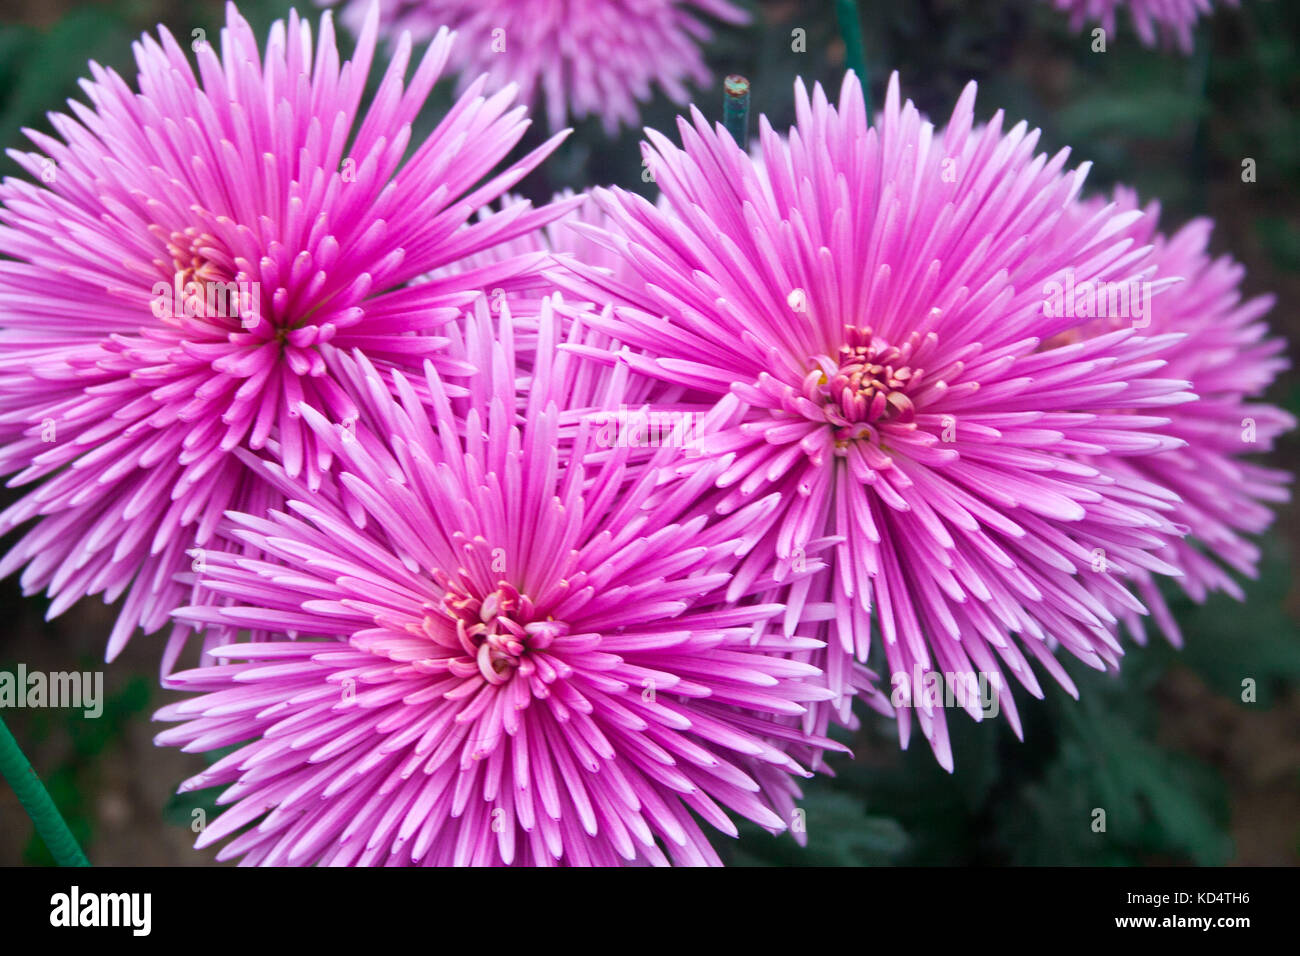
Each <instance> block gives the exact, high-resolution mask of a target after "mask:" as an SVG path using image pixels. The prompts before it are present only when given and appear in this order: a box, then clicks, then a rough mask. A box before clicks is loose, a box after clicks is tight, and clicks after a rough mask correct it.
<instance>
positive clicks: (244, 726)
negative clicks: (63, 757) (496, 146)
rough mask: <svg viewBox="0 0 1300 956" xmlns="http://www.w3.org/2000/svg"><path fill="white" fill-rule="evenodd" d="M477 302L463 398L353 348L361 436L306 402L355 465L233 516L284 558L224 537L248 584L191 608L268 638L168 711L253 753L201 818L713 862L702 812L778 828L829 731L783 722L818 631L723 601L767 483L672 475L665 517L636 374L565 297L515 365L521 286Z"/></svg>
mask: <svg viewBox="0 0 1300 956" xmlns="http://www.w3.org/2000/svg"><path fill="white" fill-rule="evenodd" d="M487 317H488V312H487V307H486V305H485V304H483V303H480V305H479V307H478V309H477V310H476V313H475V319H474V321H472V322H471V324H470V326H469V329H468V332H467V347H466V359H467V361H469V362H471V363H473V364H474V365H475V366H476V367H477V368H478V369H479V374H478V375H476V376H474V377H473V378H471V379H470V380H469V383H470V384H469V389H470V394H469V396H468V397H466V398H464V399H456V398H455V397H454V396H452V395H451V394H449V393H448V390H447V389H446V387H445V386H444V384H443V382H442V379H441V377H440V376H439V374H438V372H437V370H436V368H435V367H434V365H433V364H432V363H430V364H427V365H426V367H425V385H426V387H427V390H428V394H429V401H428V402H427V403H426V402H424V401H422V400H421V398H420V396H419V395H418V394H417V392H416V390H415V389H414V388H413V387H412V384H413V383H411V382H409V381H408V380H407V379H406V377H404V376H403V375H402V373H401V372H399V371H396V370H394V371H392V373H391V387H390V382H389V381H386V379H389V378H390V375H388V374H381V373H380V372H379V371H378V370H376V369H375V368H374V367H373V366H372V365H371V364H370V363H368V362H366V361H365V360H364V358H361V357H358V358H356V359H343V358H340V363H341V366H342V367H343V368H344V369H345V370H346V371H345V373H344V374H346V376H347V377H349V378H350V379H352V380H354V381H355V385H356V390H357V391H358V392H360V393H363V394H364V395H365V402H364V406H365V407H364V408H363V414H362V417H361V419H360V421H359V423H358V424H357V426H356V428H355V430H354V431H349V430H347V429H344V428H342V427H341V426H339V425H337V424H331V423H330V422H329V421H327V420H326V419H325V418H324V417H323V416H321V415H319V414H318V413H316V412H315V411H313V410H312V409H310V408H309V407H307V406H304V407H303V416H304V419H305V420H306V422H307V424H308V426H309V427H310V428H311V429H312V430H313V432H314V433H315V434H316V435H317V436H318V439H319V440H320V441H322V442H324V443H326V444H328V445H329V447H330V448H331V450H332V451H333V453H334V454H335V455H336V456H337V457H338V460H339V467H338V469H337V470H336V474H335V475H332V476H329V477H327V479H326V481H325V483H324V484H323V485H322V488H321V490H320V492H318V493H315V494H313V493H311V491H310V490H309V489H308V488H307V487H306V485H305V484H304V483H303V482H302V481H301V480H298V481H296V482H295V481H293V480H291V479H289V478H288V477H287V475H284V473H283V469H281V468H280V467H279V466H278V465H272V464H267V463H264V464H262V466H261V467H263V468H264V469H266V470H267V471H268V472H270V473H273V474H274V475H275V476H276V480H277V481H279V482H281V483H282V485H283V488H284V491H285V493H286V496H287V498H288V499H289V506H288V508H287V509H286V510H284V511H272V512H271V513H270V514H269V515H265V516H262V515H247V514H235V515H233V520H232V522H231V524H230V525H229V526H228V527H226V528H225V530H224V533H226V534H229V535H231V536H233V537H235V538H238V539H241V540H244V541H248V542H250V543H252V544H253V545H255V547H256V548H257V550H258V551H259V552H262V553H264V554H265V558H264V559H256V560H254V559H248V558H243V557H238V556H234V555H228V554H220V553H219V554H217V555H216V556H215V557H214V558H213V560H212V561H210V562H209V566H208V569H207V573H206V574H205V575H204V576H203V578H202V580H201V587H202V588H206V589H211V590H212V591H213V592H215V593H216V594H217V595H218V596H219V597H221V598H224V599H226V600H228V601H229V602H230V603H229V604H228V605H226V606H217V605H216V604H214V603H213V602H206V603H205V604H204V605H203V606H195V607H189V608H184V609H181V610H180V611H178V614H179V615H180V616H181V617H182V618H185V619H187V620H189V621H191V622H192V623H194V624H196V625H208V626H211V627H214V628H217V629H219V630H221V631H222V632H223V633H229V634H230V636H231V639H232V640H234V639H235V637H234V633H235V631H236V630H237V629H239V628H244V627H253V628H259V629H269V630H270V631H272V632H273V634H272V639H271V640H268V641H263V642H258V643H232V644H229V645H227V646H222V647H220V648H217V649H215V650H214V651H213V652H212V653H213V654H214V655H215V656H216V657H217V658H218V659H219V660H220V661H222V662H223V663H219V664H215V665H208V666H205V667H201V668H198V669H196V670H193V671H187V672H184V673H181V674H178V675H176V677H175V682H176V685H177V686H180V687H183V688H185V689H188V690H192V691H196V692H199V693H197V694H196V695H195V696H193V697H191V698H188V699H186V700H184V701H182V702H180V703H178V704H174V705H171V706H169V707H167V708H165V709H164V710H163V711H160V713H159V717H160V718H164V719H169V720H184V721H185V722H184V723H182V724H180V725H179V726H178V727H176V728H174V729H171V730H168V731H166V732H164V733H162V734H161V735H160V736H159V738H158V739H159V742H160V743H163V744H180V745H184V746H185V748H186V749H188V750H207V749H211V748H214V747H223V746H226V745H228V744H234V743H240V744H241V746H240V747H239V749H237V750H236V751H234V752H233V753H232V754H230V755H229V756H227V757H224V758H222V759H221V760H219V761H218V762H217V763H216V764H214V765H213V766H212V767H211V768H210V769H208V770H206V771H204V772H203V773H202V774H200V775H198V776H197V777H195V778H194V779H193V780H192V781H190V782H189V783H188V784H187V786H192V787H207V786H212V785H216V784H230V787H229V788H228V789H227V790H226V791H225V792H224V794H223V796H222V797H221V799H220V801H219V802H221V803H229V804H231V806H230V807H229V808H228V809H227V810H225V811H224V812H223V813H222V814H221V815H220V816H219V817H218V818H217V819H216V820H215V821H213V822H211V823H210V824H209V825H208V827H207V828H206V829H205V830H204V832H203V834H202V836H201V837H200V838H199V844H200V845H208V844H211V843H214V842H216V841H219V840H221V839H224V838H227V837H231V836H233V837H234V839H233V840H232V841H231V842H230V843H229V844H227V845H226V846H225V847H224V848H223V850H222V856H223V857H235V856H238V857H241V858H242V859H243V861H244V862H248V863H265V864H279V863H304V864H306V863H314V862H321V863H333V864H361V865H372V864H410V863H417V864H426V865H446V864H498V863H505V864H511V863H514V864H537V865H540V864H550V863H555V862H562V863H568V864H593V863H594V864H611V863H618V862H622V861H637V862H656V863H662V862H665V861H667V860H668V859H672V860H675V861H677V862H683V863H704V862H716V861H717V857H716V856H715V854H714V852H713V850H712V849H711V847H710V846H709V843H708V841H707V839H706V838H705V835H704V831H703V829H702V828H701V826H700V823H699V821H701V820H702V821H704V822H705V823H707V824H709V825H711V826H712V827H716V828H718V829H720V830H723V831H724V832H728V833H733V834H734V833H735V827H734V824H733V823H732V822H731V819H730V817H729V814H730V813H733V812H734V813H736V814H738V815H740V816H743V817H747V818H749V819H751V820H754V821H756V822H758V823H760V824H761V825H763V826H765V827H768V828H769V829H771V830H774V831H776V830H781V829H783V828H785V827H786V826H788V825H789V822H790V819H791V817H790V815H789V814H790V810H791V809H792V807H793V802H792V801H793V794H794V793H795V791H794V788H793V780H794V776H793V775H798V774H802V773H804V771H803V770H802V769H801V767H800V766H799V765H798V764H797V763H795V761H794V760H793V759H792V758H791V757H790V756H788V755H787V749H788V748H789V747H790V746H805V745H807V744H809V743H810V741H809V740H808V739H807V738H805V737H804V736H803V735H802V734H801V733H799V732H797V731H796V730H794V729H792V728H790V727H789V726H786V725H785V724H783V723H780V722H779V721H788V720H789V719H790V718H795V717H798V715H800V714H801V713H802V712H803V711H804V708H805V705H806V703H807V702H810V701H815V700H819V699H824V698H825V697H826V696H828V695H827V692H826V691H825V690H823V689H821V688H820V687H819V686H817V684H816V682H815V681H814V678H816V677H817V671H816V669H815V668H813V667H810V666H808V665H806V664H801V663H799V662H797V661H795V660H792V659H790V658H791V657H792V655H793V654H794V653H796V652H797V651H799V650H807V649H809V648H810V647H812V646H814V644H815V642H812V641H809V640H807V639H802V638H796V639H789V638H786V637H784V636H783V635H782V634H781V633H780V632H779V630H776V629H773V628H769V627H767V626H766V623H767V622H768V621H769V620H770V619H771V618H772V617H773V616H774V615H775V614H776V613H778V612H779V610H780V606H779V605H772V604H762V603H758V602H755V601H753V600H749V599H747V597H746V595H741V596H740V600H739V601H737V602H735V603H732V604H728V603H726V602H724V600H723V598H724V594H725V592H726V590H727V587H728V584H729V583H730V579H731V575H730V573H729V571H728V570H727V569H728V568H729V567H732V566H734V562H735V554H736V552H737V551H738V550H739V549H742V548H743V547H745V546H746V544H747V543H751V542H750V539H749V528H750V527H752V526H753V524H754V523H755V519H756V518H757V517H758V516H759V515H760V514H761V513H762V512H763V511H765V510H768V509H770V508H771V507H772V506H773V505H774V504H775V502H774V501H759V502H755V503H753V504H752V505H750V506H747V507H745V508H742V509H740V510H738V511H737V512H736V513H735V514H734V515H731V516H729V517H727V518H725V519H721V520H706V517H705V516H688V517H686V518H684V519H682V520H677V515H678V514H680V513H681V512H682V510H683V509H684V507H685V503H688V502H689V500H690V498H691V497H692V494H693V489H692V488H691V487H689V486H686V485H683V487H682V488H681V489H680V491H681V493H680V495H679V496H678V497H679V502H678V505H677V507H676V509H675V510H674V509H673V508H671V507H657V508H654V509H647V508H645V507H644V505H645V503H646V501H647V499H648V495H649V492H650V489H651V488H652V487H653V485H654V483H655V481H656V475H657V471H658V469H657V468H648V467H647V468H637V467H633V463H632V456H631V449H630V447H629V445H628V444H626V443H623V442H618V441H616V442H599V441H597V436H598V435H599V433H600V429H601V427H602V425H601V418H602V416H599V415H597V416H595V417H592V416H591V415H589V414H588V412H590V410H592V409H601V408H603V407H606V406H604V405H603V401H605V400H610V401H612V402H615V403H616V402H617V400H618V396H619V394H620V392H619V385H618V382H619V379H620V378H621V377H622V372H620V371H618V370H615V371H612V372H611V371H606V372H603V373H602V372H600V370H599V369H593V368H591V367H589V366H587V363H585V362H582V361H580V360H579V359H578V357H577V356H574V355H572V354H564V353H561V352H559V351H557V349H556V343H557V340H558V336H559V331H560V324H559V321H558V319H556V318H555V314H554V313H553V312H552V311H551V309H550V306H549V304H548V305H547V306H546V307H545V309H544V312H543V314H542V315H541V316H540V317H539V318H538V326H539V329H540V332H541V339H540V341H539V346H538V350H537V367H536V369H535V371H534V373H533V375H532V377H531V384H530V383H528V382H526V381H525V382H520V381H517V376H518V372H519V370H518V368H517V366H516V363H515V353H514V342H513V336H512V334H511V327H512V321H511V319H510V316H509V305H508V304H507V306H506V307H505V308H504V309H503V310H502V314H501V319H500V322H499V330H498V332H497V333H495V334H494V333H493V332H492V330H491V327H490V325H489V322H488V318H487ZM583 336H584V333H583V332H582V330H581V328H580V326H579V325H578V324H573V325H571V326H570V331H569V333H568V340H569V341H570V343H572V344H578V343H579V342H582V341H586V339H584V337H583ZM393 394H395V395H396V396H397V397H396V398H393ZM617 408H618V406H617V404H612V405H610V406H608V410H609V411H614V410H616V409H617ZM575 413H580V414H575ZM561 445H564V446H566V450H565V452H564V453H563V454H562V453H561ZM673 453H675V452H673V451H671V450H666V451H665V452H664V454H665V455H667V454H673ZM349 502H353V503H355V505H356V507H355V509H352V510H351V511H350V507H349ZM765 583H770V582H757V585H756V586H762V585H764V584H765ZM293 638H296V639H293ZM814 743H816V742H814ZM826 744H827V742H825V741H822V742H820V743H816V745H817V746H825V745H826ZM268 811H269V812H268Z"/></svg>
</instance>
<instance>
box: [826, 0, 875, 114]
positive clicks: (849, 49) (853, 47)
mask: <svg viewBox="0 0 1300 956" xmlns="http://www.w3.org/2000/svg"><path fill="white" fill-rule="evenodd" d="M835 17H836V19H837V20H838V21H839V24H840V36H841V37H843V39H844V65H845V66H846V67H847V68H848V69H850V70H852V71H853V72H854V73H856V74H857V75H858V82H859V83H861V84H862V98H863V100H864V101H865V102H866V104H867V120H868V122H869V121H870V120H871V94H870V92H869V91H870V89H871V84H870V82H869V79H870V78H869V77H868V76H867V50H866V47H865V46H863V44H862V18H861V17H860V16H859V15H858V4H857V0H835Z"/></svg>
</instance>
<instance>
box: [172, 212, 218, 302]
mask: <svg viewBox="0 0 1300 956" xmlns="http://www.w3.org/2000/svg"><path fill="white" fill-rule="evenodd" d="M215 244H216V240H215V239H213V238H212V237H211V236H209V235H206V234H201V233H200V232H199V231H198V230H197V229H194V228H193V227H191V228H189V229H186V230H185V231H184V232H173V233H172V234H171V236H169V237H168V239H167V254H168V255H169V256H171V257H172V265H173V266H174V268H175V270H176V274H177V276H178V277H179V278H180V285H181V288H182V289H187V288H188V287H189V285H190V283H197V284H198V285H200V286H203V285H205V284H206V283H209V282H227V281H229V277H228V276H226V275H225V274H224V272H223V271H222V269H221V268H220V267H219V266H217V265H216V263H214V262H213V261H212V260H211V259H209V258H208V257H207V255H206V254H205V253H204V251H203V250H204V249H205V248H211V247H212V246H214V245H215Z"/></svg>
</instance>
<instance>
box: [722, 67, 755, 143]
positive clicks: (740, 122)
mask: <svg viewBox="0 0 1300 956" xmlns="http://www.w3.org/2000/svg"><path fill="white" fill-rule="evenodd" d="M722 89H723V91H724V95H723V97H722V125H723V126H725V127H726V128H727V132H728V133H730V134H731V138H732V139H734V140H735V141H736V143H737V144H738V145H739V146H740V148H741V149H748V148H749V80H747V79H745V78H744V77H743V76H736V75H734V74H733V75H731V76H729V77H727V78H726V79H725V80H723V81H722Z"/></svg>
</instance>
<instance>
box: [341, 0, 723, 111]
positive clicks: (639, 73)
mask: <svg viewBox="0 0 1300 956" xmlns="http://www.w3.org/2000/svg"><path fill="white" fill-rule="evenodd" d="M325 2H332V0H325ZM369 2H370V0H349V2H348V3H347V5H346V7H345V10H344V13H343V18H344V21H345V22H348V23H355V22H359V21H360V20H361V18H362V17H363V16H364V11H365V10H366V9H367V4H368V3H369ZM381 8H382V10H383V23H384V26H385V29H387V30H390V31H392V32H394V33H396V32H398V31H401V30H410V31H411V32H412V33H413V34H414V35H416V36H417V37H418V36H420V35H423V36H432V35H433V33H434V32H435V31H436V30H438V29H439V28H440V27H443V26H448V27H451V28H452V29H454V30H456V31H457V32H458V33H459V34H460V35H461V36H462V37H463V40H462V42H461V43H460V44H458V45H457V48H456V53H455V56H456V62H457V64H458V66H459V68H460V69H461V70H462V71H463V75H464V76H466V77H474V76H478V75H479V74H480V73H483V72H486V73H489V74H490V75H491V77H492V79H493V81H494V82H496V83H505V82H514V83H517V84H518V85H519V87H520V89H521V90H522V96H523V99H524V101H525V102H528V103H536V104H539V105H540V104H541V103H544V105H545V110H546V116H547V118H548V120H549V121H550V126H551V129H559V128H560V127H561V126H563V125H564V123H565V120H566V117H573V118H575V119H581V118H583V117H586V116H598V117H600V119H601V121H602V122H603V123H604V126H605V129H606V131H607V132H609V133H611V134H613V133H614V132H616V131H617V129H618V127H619V125H620V124H632V123H634V122H635V121H636V117H637V112H638V110H637V104H638V103H639V102H642V101H645V100H648V99H649V98H650V96H651V90H652V87H654V86H658V87H660V88H661V89H662V90H663V91H664V93H666V94H667V95H668V96H669V97H670V98H671V99H672V100H673V101H674V102H677V103H685V102H686V100H687V95H688V94H687V84H692V83H693V84H697V85H703V84H705V83H707V82H708V80H709V72H708V69H707V68H706V66H705V64H704V58H703V56H702V55H701V53H700V44H702V43H706V42H708V40H709V38H710V36H711V32H710V30H709V28H708V26H707V25H706V23H705V20H704V19H702V16H706V17H710V18H713V19H716V20H720V21H724V22H726V23H731V24H741V23H747V22H748V20H749V15H748V14H747V13H745V11H744V10H742V9H741V8H740V7H738V6H736V5H735V4H733V3H731V2H729V0H381Z"/></svg>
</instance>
